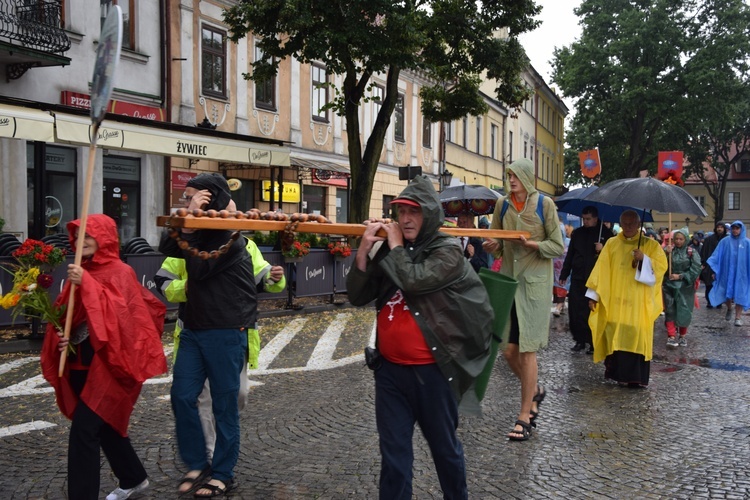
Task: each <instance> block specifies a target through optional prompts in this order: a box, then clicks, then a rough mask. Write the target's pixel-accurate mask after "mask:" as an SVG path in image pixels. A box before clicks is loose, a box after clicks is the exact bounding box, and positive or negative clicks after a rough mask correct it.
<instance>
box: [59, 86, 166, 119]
mask: <svg viewBox="0 0 750 500" xmlns="http://www.w3.org/2000/svg"><path fill="white" fill-rule="evenodd" d="M61 101H62V103H63V104H65V105H66V106H73V107H74V108H81V109H91V96H90V95H88V94H82V93H80V92H71V91H69V90H63V91H62V98H61ZM107 111H108V112H110V113H114V114H116V115H124V116H132V117H133V118H142V119H144V120H153V121H158V122H163V121H164V109H163V108H157V107H154V106H144V105H142V104H134V103H132V102H126V101H115V100H112V101H110V102H109V109H108V110H107Z"/></svg>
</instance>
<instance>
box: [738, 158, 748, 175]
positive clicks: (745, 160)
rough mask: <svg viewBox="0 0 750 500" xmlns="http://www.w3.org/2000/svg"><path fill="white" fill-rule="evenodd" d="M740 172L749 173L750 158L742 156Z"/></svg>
mask: <svg viewBox="0 0 750 500" xmlns="http://www.w3.org/2000/svg"><path fill="white" fill-rule="evenodd" d="M740 172H741V173H743V174H750V158H743V159H741V160H740Z"/></svg>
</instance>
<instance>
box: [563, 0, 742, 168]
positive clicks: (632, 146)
mask: <svg viewBox="0 0 750 500" xmlns="http://www.w3.org/2000/svg"><path fill="white" fill-rule="evenodd" d="M747 11H748V8H747V6H746V5H745V4H744V3H743V1H742V0H700V1H698V0H635V1H631V0H584V1H583V3H582V4H581V5H580V7H579V8H578V9H576V15H578V16H579V17H580V18H581V24H582V26H583V30H582V35H581V38H580V40H578V41H576V42H574V43H573V44H572V45H571V46H569V47H564V48H562V49H558V50H556V51H555V59H554V61H553V67H554V72H553V80H554V81H555V83H557V84H558V85H559V86H560V88H561V90H562V92H563V93H564V94H565V95H566V96H568V97H572V98H573V99H575V100H576V104H575V106H576V113H575V116H574V118H573V120H572V122H571V128H570V131H569V133H568V134H567V142H568V144H569V146H570V147H571V148H572V149H574V150H575V151H582V150H586V149H591V148H593V147H595V146H599V148H600V155H601V161H602V167H603V169H602V180H604V181H607V180H612V179H618V178H625V177H635V176H637V175H638V173H639V172H640V171H641V170H649V171H651V172H654V171H655V170H656V166H657V165H656V163H657V162H656V159H657V154H658V152H659V151H660V150H661V151H664V150H674V149H676V150H686V149H687V145H688V144H689V143H690V141H691V140H693V139H694V138H695V137H697V136H698V135H700V134H698V133H697V132H696V130H695V126H696V125H697V124H698V123H700V122H702V121H703V119H704V117H705V116H707V114H709V110H710V109H712V108H717V107H724V106H725V105H726V104H727V103H729V102H732V101H733V100H734V96H735V95H736V94H733V93H732V92H733V90H732V89H735V88H736V85H737V84H738V83H739V82H745V83H744V85H747V83H746V82H747V79H746V77H740V76H739V75H740V74H741V73H745V74H746V69H743V68H742V66H743V64H744V63H741V62H740V61H743V60H744V61H745V62H746V61H747V58H748V55H750V43H749V42H748V26H749V25H750V24H748V17H747ZM733 80H738V81H737V82H732V81H733ZM720 82H721V83H720ZM707 83H710V84H711V85H707ZM716 123H718V120H715V124H716ZM703 128H704V132H707V130H708V129H706V128H705V127H703ZM709 135H711V133H709ZM707 151H708V150H704V156H705V153H706V152H707ZM699 163H700V162H699ZM577 170H578V165H577V162H576V163H573V161H570V162H566V178H570V179H573V178H576V177H577V178H579V179H580V173H577Z"/></svg>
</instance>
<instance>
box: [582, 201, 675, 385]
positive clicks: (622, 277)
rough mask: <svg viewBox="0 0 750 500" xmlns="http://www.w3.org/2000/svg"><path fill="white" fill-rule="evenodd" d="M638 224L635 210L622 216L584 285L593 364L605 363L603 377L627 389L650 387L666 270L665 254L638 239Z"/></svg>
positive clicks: (652, 244)
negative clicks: (618, 228)
mask: <svg viewBox="0 0 750 500" xmlns="http://www.w3.org/2000/svg"><path fill="white" fill-rule="evenodd" d="M639 225H640V217H639V216H638V213H637V212H635V211H633V210H628V211H625V212H623V213H622V215H621V216H620V227H621V228H622V230H621V231H620V233H619V234H618V235H617V236H616V237H614V238H610V239H609V240H607V244H606V245H604V248H603V249H602V252H601V254H600V255H599V259H598V260H597V262H596V265H595V266H594V269H593V271H591V275H590V276H589V279H588V281H587V282H586V286H587V287H588V291H587V292H586V296H587V297H588V298H589V308H590V309H591V311H592V312H591V315H590V316H589V326H590V327H591V332H592V334H593V341H594V362H595V363H598V362H599V361H602V360H603V361H604V366H605V372H604V376H605V377H606V378H609V379H612V380H615V381H617V382H618V383H619V384H620V385H624V386H629V387H646V386H647V385H648V380H649V374H650V369H651V367H650V363H651V357H652V352H653V345H654V321H656V318H658V317H659V313H660V312H661V311H662V296H661V283H662V279H663V277H664V273H665V272H666V271H667V258H666V256H665V254H664V250H662V248H661V246H660V245H659V243H658V242H656V241H654V240H652V239H650V238H646V237H644V236H642V235H641V233H640V229H639ZM634 264H636V265H635V266H634Z"/></svg>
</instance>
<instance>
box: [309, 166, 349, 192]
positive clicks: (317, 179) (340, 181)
mask: <svg viewBox="0 0 750 500" xmlns="http://www.w3.org/2000/svg"><path fill="white" fill-rule="evenodd" d="M347 177H348V175H347V174H345V173H343V172H333V171H331V170H320V169H319V168H316V169H313V172H312V181H313V184H327V185H329V186H341V187H346V179H347Z"/></svg>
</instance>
